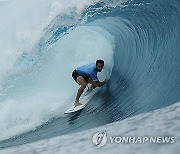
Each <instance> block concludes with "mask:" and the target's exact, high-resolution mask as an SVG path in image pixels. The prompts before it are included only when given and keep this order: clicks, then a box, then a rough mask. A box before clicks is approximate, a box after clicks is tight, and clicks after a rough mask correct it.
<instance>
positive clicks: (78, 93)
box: [74, 76, 87, 106]
mask: <svg viewBox="0 0 180 154" xmlns="http://www.w3.org/2000/svg"><path fill="white" fill-rule="evenodd" d="M77 82H78V83H79V84H80V88H79V89H78V92H77V96H76V100H75V103H74V105H76V106H77V105H81V103H80V102H79V98H80V97H81V95H82V93H83V91H84V89H85V88H86V86H87V82H86V81H85V79H84V78H83V77H82V76H79V77H78V78H77Z"/></svg>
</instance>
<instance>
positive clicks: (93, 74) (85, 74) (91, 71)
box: [72, 59, 106, 106]
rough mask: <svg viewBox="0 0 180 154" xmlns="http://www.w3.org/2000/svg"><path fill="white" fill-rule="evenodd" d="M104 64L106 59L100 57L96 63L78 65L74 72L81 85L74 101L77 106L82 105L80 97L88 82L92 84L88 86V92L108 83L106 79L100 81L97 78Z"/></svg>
mask: <svg viewBox="0 0 180 154" xmlns="http://www.w3.org/2000/svg"><path fill="white" fill-rule="evenodd" d="M103 66H104V61H103V60H101V59H100V60H97V61H96V64H95V63H91V64H87V65H83V66H80V67H77V68H76V69H75V70H74V71H73V72H72V77H73V79H74V80H75V81H76V82H77V83H78V84H79V85H80V88H79V89H78V92H77V95H76V99H75V103H74V105H75V106H78V105H81V103H80V102H79V98H80V97H81V95H82V93H83V91H84V89H85V88H86V86H87V84H88V83H89V84H91V86H90V87H88V92H91V91H92V90H93V89H94V88H96V87H101V86H103V85H104V84H105V83H106V80H104V81H103V82H100V81H99V79H98V78H97V72H101V71H102V69H103Z"/></svg>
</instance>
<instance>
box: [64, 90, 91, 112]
mask: <svg viewBox="0 0 180 154" xmlns="http://www.w3.org/2000/svg"><path fill="white" fill-rule="evenodd" d="M94 94H95V92H91V93H89V94H87V95H85V96H82V97H81V98H80V101H79V102H80V103H81V105H78V106H75V105H74V102H73V105H72V106H71V107H70V108H69V109H68V110H67V111H66V112H64V114H69V113H74V112H77V111H80V110H82V109H83V108H85V107H86V105H87V104H88V102H89V101H90V100H91V98H92V97H93V95H94Z"/></svg>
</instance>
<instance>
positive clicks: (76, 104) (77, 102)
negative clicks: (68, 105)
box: [74, 101, 82, 106]
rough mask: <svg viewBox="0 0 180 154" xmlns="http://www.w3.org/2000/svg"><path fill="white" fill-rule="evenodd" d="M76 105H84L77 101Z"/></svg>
mask: <svg viewBox="0 0 180 154" xmlns="http://www.w3.org/2000/svg"><path fill="white" fill-rule="evenodd" d="M74 105H75V106H79V105H82V104H81V103H80V102H79V101H75V103H74Z"/></svg>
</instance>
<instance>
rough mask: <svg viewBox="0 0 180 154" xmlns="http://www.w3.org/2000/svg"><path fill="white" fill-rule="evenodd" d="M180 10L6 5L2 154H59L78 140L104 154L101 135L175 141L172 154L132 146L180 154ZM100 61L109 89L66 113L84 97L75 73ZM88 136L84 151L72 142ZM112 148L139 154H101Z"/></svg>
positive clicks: (112, 4) (17, 0)
mask: <svg viewBox="0 0 180 154" xmlns="http://www.w3.org/2000/svg"><path fill="white" fill-rule="evenodd" d="M179 6H180V5H179V1H178V0H159V1H158V2H157V1H155V0H147V1H146V0H145V1H144V0H133V1H125V0H122V1H121V0H103V1H99V0H75V1H73V0H66V1H65V0H47V1H43V0H36V1H35V0H26V1H23V0H9V1H8V0H7V1H1V2H0V20H1V24H0V36H1V37H0V59H1V60H0V123H1V125H0V150H2V152H3V153H11V152H12V153H14V152H15V153H24V152H25V151H26V150H27V149H28V150H27V151H26V152H29V153H33V149H36V150H37V152H36V153H39V152H46V153H50V152H51V153H52V152H55V153H58V149H59V146H62V147H63V148H62V149H63V150H62V152H64V153H66V152H67V148H68V147H71V146H72V145H71V144H74V143H73V142H76V143H77V145H75V147H76V146H77V147H78V148H79V147H81V146H84V149H86V151H85V153H88V152H96V150H97V149H96V148H94V147H93V144H92V142H91V140H92V139H91V137H92V135H93V133H95V132H96V131H98V130H100V129H103V130H106V131H107V132H108V133H112V134H114V135H119V134H121V135H132V136H133V135H134V136H136V135H148V136H151V135H159V134H161V135H164V136H169V135H172V136H175V139H176V140H175V143H174V144H172V145H168V147H170V148H168V149H167V148H166V150H164V146H161V145H160V146H159V145H156V146H154V145H151V144H150V145H149V144H148V145H142V144H140V145H137V146H136V145H135V144H134V145H132V148H133V149H138V148H143V147H144V150H147V151H149V152H148V153H151V152H152V151H154V150H158V152H162V151H166V153H177V152H178V146H177V145H178V143H179V141H178V139H179V134H178V131H179V123H178V119H179V116H178V114H179V103H178V102H179V101H180V95H179V91H180V78H179V75H180V73H179V72H180V67H179V66H180V55H179V51H180V50H179V49H180V43H179V32H180V18H179V17H180V7H179ZM97 59H103V60H104V61H105V66H104V69H103V71H102V73H99V74H98V78H99V79H100V81H103V80H104V79H107V80H108V82H107V84H106V85H105V86H103V87H101V88H98V90H97V93H96V94H95V95H94V97H93V98H92V100H91V101H90V102H89V103H88V106H87V107H86V108H85V109H84V110H82V111H81V112H78V113H76V114H73V115H64V112H65V111H66V110H67V109H68V108H69V107H70V106H71V105H72V103H73V101H74V98H75V95H76V92H77V89H78V85H77V84H76V83H75V82H74V80H73V79H72V77H71V73H72V71H73V70H74V69H75V68H76V67H78V66H81V65H84V64H88V63H92V62H95V61H96V60H97ZM171 109H172V110H171ZM171 115H173V116H172V117H171ZM166 116H170V117H171V118H169V119H168V118H167V117H166ZM166 118H167V121H168V122H169V124H167V123H166V122H167V121H166ZM132 119H133V120H132ZM144 119H145V120H144ZM159 119H161V120H162V123H159ZM132 121H134V123H133V124H134V125H132V124H131V122H132ZM150 121H151V124H150ZM142 123H143V124H142ZM121 125H122V126H123V127H122V128H121ZM142 125H143V126H142ZM155 125H158V126H159V127H155ZM99 126H100V127H99ZM149 128H151V129H149ZM143 129H144V130H147V134H146V133H145V132H142V130H143ZM163 131H164V133H161V132H163ZM176 131H177V133H175V132H176ZM113 132H114V133H113ZM115 132H117V134H115ZM126 132H131V133H130V134H129V133H126ZM155 132H156V133H155ZM141 133H142V134H141ZM82 134H86V137H85V139H84V141H85V142H84V143H82V142H81V140H83V138H82V137H78V138H76V139H75V140H73V139H72V137H74V136H82ZM39 140H42V141H39ZM64 140H65V141H67V142H65V141H64ZM26 143H28V145H26ZM37 143H38V144H39V145H37V146H36V144H37ZM41 144H44V145H45V146H46V147H47V148H46V149H45V151H41V150H42V148H43V147H41ZM88 144H90V146H89V145H88ZM29 146H30V147H33V148H28V147H29ZM54 146H55V147H54ZM111 146H113V147H114V152H117V151H118V149H123V150H124V151H123V150H122V152H127V153H131V152H132V151H131V150H130V149H131V145H130V146H129V147H124V145H117V144H113V145H111V144H108V145H107V146H106V147H105V148H104V149H103V148H102V151H99V152H107V153H108V152H111V151H110V149H111V148H112V147H111ZM125 146H126V145H125ZM147 146H149V148H147ZM18 147H19V148H18ZM50 147H51V148H50ZM85 147H87V148H85ZM161 147H163V148H161ZM8 148H10V149H9V150H8ZM38 149H39V152H38ZM40 149H41V150H40ZM53 149H54V150H55V151H53ZM162 149H163V150H162ZM24 150H25V151H24ZM36 150H35V151H36ZM0 152H1V151H0ZM77 152H79V150H77Z"/></svg>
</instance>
